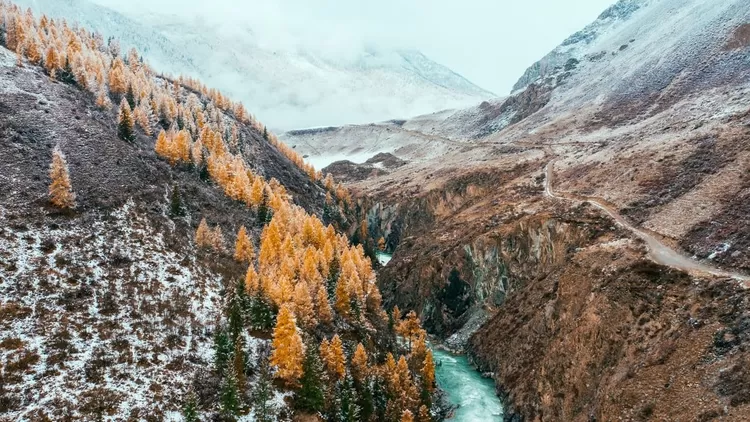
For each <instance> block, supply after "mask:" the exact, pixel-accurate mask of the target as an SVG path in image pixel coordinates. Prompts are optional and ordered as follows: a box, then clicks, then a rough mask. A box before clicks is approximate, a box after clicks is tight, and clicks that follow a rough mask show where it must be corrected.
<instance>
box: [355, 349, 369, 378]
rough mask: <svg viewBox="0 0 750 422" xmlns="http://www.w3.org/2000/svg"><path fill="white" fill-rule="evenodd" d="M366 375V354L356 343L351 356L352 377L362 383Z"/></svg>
mask: <svg viewBox="0 0 750 422" xmlns="http://www.w3.org/2000/svg"><path fill="white" fill-rule="evenodd" d="M368 375H369V369H368V367H367V352H366V351H365V348H364V346H362V343H358V344H357V348H356V349H355V350H354V356H352V376H353V377H354V379H355V380H357V381H359V382H362V381H363V380H364V379H365V378H367V376H368Z"/></svg>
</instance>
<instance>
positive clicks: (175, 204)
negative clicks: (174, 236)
mask: <svg viewBox="0 0 750 422" xmlns="http://www.w3.org/2000/svg"><path fill="white" fill-rule="evenodd" d="M169 216H170V217H171V218H177V217H184V216H185V208H183V206H182V196H181V195H180V188H179V186H175V187H174V188H173V189H172V196H171V198H170V200H169Z"/></svg>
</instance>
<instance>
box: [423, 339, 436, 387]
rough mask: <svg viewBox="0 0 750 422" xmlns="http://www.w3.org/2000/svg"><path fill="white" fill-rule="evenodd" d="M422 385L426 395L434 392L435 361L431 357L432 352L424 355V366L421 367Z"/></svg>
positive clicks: (429, 351)
mask: <svg viewBox="0 0 750 422" xmlns="http://www.w3.org/2000/svg"><path fill="white" fill-rule="evenodd" d="M422 384H423V385H424V389H425V390H426V391H427V393H430V394H431V393H432V392H433V391H435V361H434V360H433V357H432V350H428V351H427V353H426V354H425V358H424V365H423V366H422Z"/></svg>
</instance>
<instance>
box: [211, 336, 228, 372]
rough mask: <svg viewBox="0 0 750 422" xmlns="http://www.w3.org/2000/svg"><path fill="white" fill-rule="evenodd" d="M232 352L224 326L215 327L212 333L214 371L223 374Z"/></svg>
mask: <svg viewBox="0 0 750 422" xmlns="http://www.w3.org/2000/svg"><path fill="white" fill-rule="evenodd" d="M231 354H232V345H231V344H230V342H229V336H228V335H227V332H226V330H225V329H224V328H221V327H220V328H217V329H216V333H215V334H214V367H215V368H216V372H217V373H219V374H223V373H224V370H225V369H226V368H227V363H228V362H229V356H230V355H231Z"/></svg>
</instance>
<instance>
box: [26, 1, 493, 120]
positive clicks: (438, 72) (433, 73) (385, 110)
mask: <svg viewBox="0 0 750 422" xmlns="http://www.w3.org/2000/svg"><path fill="white" fill-rule="evenodd" d="M18 4H19V5H22V6H29V7H31V8H32V9H34V10H35V11H38V12H42V11H43V12H45V13H47V14H49V15H51V16H55V17H65V18H67V19H69V20H74V21H77V22H80V23H81V24H82V25H85V26H86V27H88V28H91V29H93V30H97V31H99V32H101V33H102V34H104V35H105V36H114V37H116V38H117V39H118V40H119V41H120V42H121V43H122V45H123V47H129V46H135V47H136V48H138V50H139V51H141V52H143V55H144V56H145V57H146V58H147V59H148V61H149V62H150V63H152V64H153V65H154V66H155V67H156V68H158V69H160V70H161V71H163V72H169V73H172V74H186V75H190V76H193V77H198V78H200V79H201V80H203V81H205V82H206V83H208V84H210V85H211V86H214V87H216V88H218V89H221V90H222V91H224V92H227V93H230V94H231V95H232V96H233V97H236V98H238V99H240V100H242V101H243V103H245V104H246V105H247V106H248V108H249V109H252V110H254V112H255V113H256V114H257V115H258V117H260V118H261V119H262V120H263V121H264V122H266V123H267V124H268V125H270V126H271V127H273V128H281V129H294V128H300V127H310V126H320V125H337V124H343V123H364V122H370V121H376V120H382V119H386V118H391V117H393V116H413V115H417V114H422V113H428V112H432V111H435V110H441V109H445V108H452V107H462V106H468V105H471V104H474V103H478V102H480V101H482V100H484V99H487V98H491V97H493V96H494V94H492V93H490V92H488V91H485V90H483V89H481V88H479V87H477V86H476V85H474V84H472V83H471V82H469V81H468V80H466V79H465V78H463V77H462V76H460V75H458V74H456V73H455V72H453V71H451V70H450V69H448V68H446V67H445V66H442V65H440V64H438V63H435V62H434V61H432V60H430V59H429V58H427V57H425V56H424V55H423V54H421V53H419V52H417V51H400V50H382V49H380V50H378V49H372V48H364V47H362V48H360V49H359V50H356V51H352V52H348V53H347V54H342V55H339V56H331V55H325V54H322V53H318V52H316V51H313V50H311V49H304V48H302V47H294V48H283V49H282V48H274V47H272V46H269V45H268V44H267V43H264V42H261V40H260V38H259V36H258V34H257V32H256V31H254V29H253V28H251V27H245V26H239V25H237V26H234V25H233V26H231V27H226V26H219V25H213V24H208V23H206V22H203V21H200V20H197V19H196V20H189V19H182V18H179V17H177V16H176V15H160V14H151V13H149V12H148V11H147V10H144V11H141V13H139V14H138V15H133V16H131V15H123V14H121V13H118V12H116V11H114V10H112V9H109V8H106V7H103V6H99V5H97V4H94V3H92V2H89V1H87V0H21V1H20V2H18Z"/></svg>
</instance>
